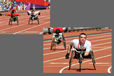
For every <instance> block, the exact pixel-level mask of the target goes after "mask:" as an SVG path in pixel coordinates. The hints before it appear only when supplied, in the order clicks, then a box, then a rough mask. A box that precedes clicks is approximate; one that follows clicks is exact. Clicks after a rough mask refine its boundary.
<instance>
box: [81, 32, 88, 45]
mask: <svg viewBox="0 0 114 76" xmlns="http://www.w3.org/2000/svg"><path fill="white" fill-rule="evenodd" d="M86 38H87V34H86V33H81V34H80V35H79V40H80V43H82V44H83V43H85V40H86Z"/></svg>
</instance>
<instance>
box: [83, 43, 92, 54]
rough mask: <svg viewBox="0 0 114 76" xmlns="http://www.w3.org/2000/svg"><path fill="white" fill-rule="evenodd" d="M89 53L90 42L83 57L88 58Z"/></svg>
mask: <svg viewBox="0 0 114 76" xmlns="http://www.w3.org/2000/svg"><path fill="white" fill-rule="evenodd" d="M90 51H91V42H89V43H88V44H87V47H86V51H85V54H84V56H88V55H89V53H90Z"/></svg>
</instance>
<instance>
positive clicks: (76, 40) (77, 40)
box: [71, 39, 79, 42]
mask: <svg viewBox="0 0 114 76" xmlns="http://www.w3.org/2000/svg"><path fill="white" fill-rule="evenodd" d="M71 42H79V39H74V40H72V41H71Z"/></svg>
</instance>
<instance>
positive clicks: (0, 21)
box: [0, 9, 50, 34]
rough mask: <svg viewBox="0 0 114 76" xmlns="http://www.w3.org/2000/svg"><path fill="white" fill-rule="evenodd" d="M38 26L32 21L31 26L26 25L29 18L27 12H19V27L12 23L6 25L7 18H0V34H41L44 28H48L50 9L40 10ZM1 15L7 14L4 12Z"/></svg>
mask: <svg viewBox="0 0 114 76" xmlns="http://www.w3.org/2000/svg"><path fill="white" fill-rule="evenodd" d="M40 13H41V15H39V16H38V17H39V22H40V23H39V24H37V21H33V24H28V20H29V16H28V15H27V11H24V12H23V13H22V12H19V15H20V16H19V17H18V18H19V25H17V23H16V22H12V25H8V23H9V18H10V17H9V16H0V34H42V32H43V28H44V27H50V9H46V10H40ZM2 14H7V13H6V12H4V13H2Z"/></svg>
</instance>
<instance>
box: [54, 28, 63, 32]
mask: <svg viewBox="0 0 114 76" xmlns="http://www.w3.org/2000/svg"><path fill="white" fill-rule="evenodd" d="M57 29H59V30H60V32H63V28H60V27H55V28H53V32H54V33H55V32H56V30H57Z"/></svg>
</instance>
